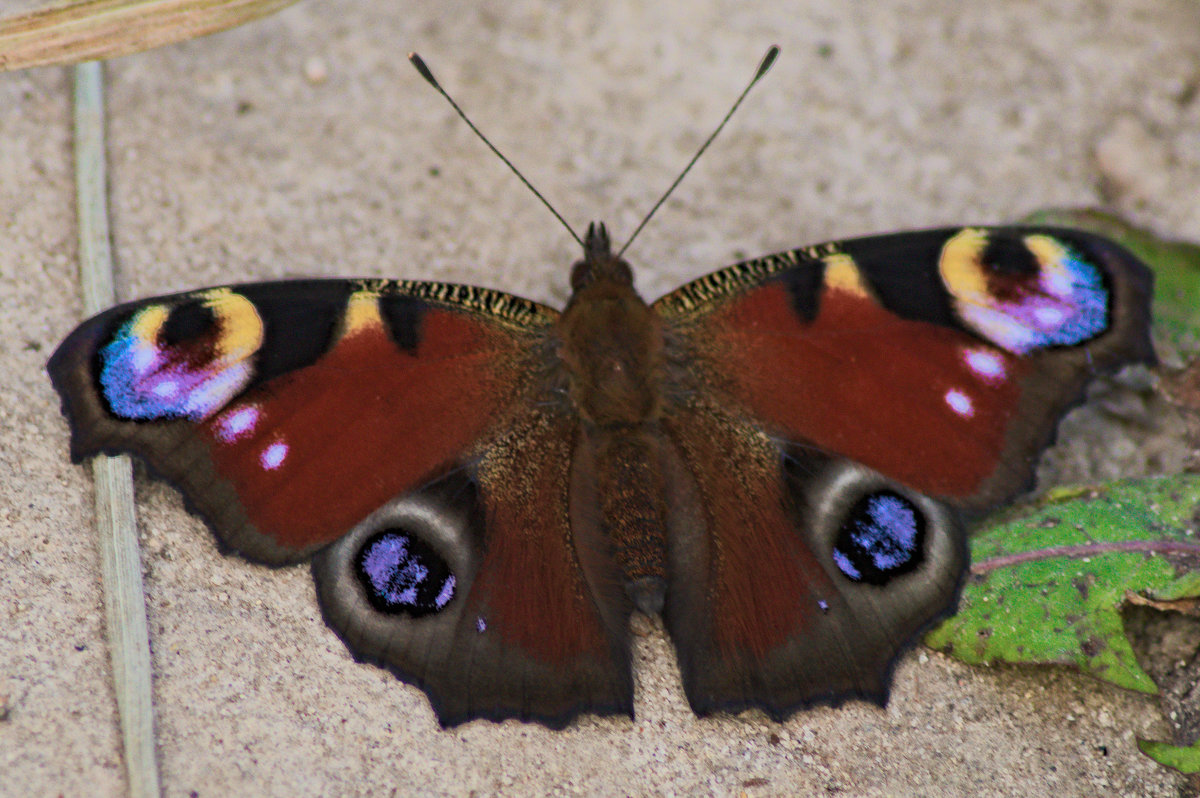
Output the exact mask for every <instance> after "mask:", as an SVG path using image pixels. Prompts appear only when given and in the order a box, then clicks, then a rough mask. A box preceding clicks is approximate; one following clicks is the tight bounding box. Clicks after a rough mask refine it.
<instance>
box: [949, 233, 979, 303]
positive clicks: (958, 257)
mask: <svg viewBox="0 0 1200 798" xmlns="http://www.w3.org/2000/svg"><path fill="white" fill-rule="evenodd" d="M987 243H988V237H987V233H985V232H984V231H983V230H979V229H977V228H973V227H966V228H963V229H962V230H960V231H959V232H957V233H955V234H954V235H953V236H951V237H950V240H949V241H947V242H946V243H945V244H944V245H943V246H942V257H941V259H940V260H939V261H938V272H939V273H940V274H941V276H942V284H943V285H945V286H946V290H948V291H949V292H950V293H951V294H952V295H953V296H955V297H957V298H958V299H959V300H960V301H964V302H972V301H980V300H981V299H982V298H985V297H987V294H988V287H987V277H986V276H985V275H984V271H983V269H982V268H981V262H982V259H983V251H984V249H986V248H987ZM982 304H987V303H986V301H984V302H983V303H982Z"/></svg>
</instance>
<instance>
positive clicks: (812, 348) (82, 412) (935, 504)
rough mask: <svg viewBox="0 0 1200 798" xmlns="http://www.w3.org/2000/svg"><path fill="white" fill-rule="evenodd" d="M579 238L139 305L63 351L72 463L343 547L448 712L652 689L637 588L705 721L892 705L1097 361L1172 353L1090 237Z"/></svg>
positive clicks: (557, 712)
mask: <svg viewBox="0 0 1200 798" xmlns="http://www.w3.org/2000/svg"><path fill="white" fill-rule="evenodd" d="M760 73H761V69H760ZM714 135H715V134H714ZM710 140H711V139H710ZM706 146H707V145H706ZM583 243H584V253H583V258H582V260H580V261H579V262H578V263H576V264H575V265H574V267H573V269H572V271H571V288H572V294H571V297H570V300H569V302H568V303H567V306H566V308H565V309H564V310H563V311H562V312H561V313H560V312H557V311H555V310H552V309H550V308H548V307H545V306H542V305H540V304H537V303H535V302H532V301H529V300H526V299H521V298H519V297H515V296H511V295H509V294H505V293H501V292H498V291H494V290H490V289H486V288H476V287H472V286H464V285H452V284H448V283H436V282H418V281H410V280H383V279H363V280H300V281H290V282H271V283H258V284H247V285H234V286H222V287H217V288H209V289H204V290H199V291H191V292H187V293H183V294H175V295H171V296H164V297H156V298H152V299H145V300H140V301H136V302H131V303H127V304H124V305H120V306H118V307H115V308H112V309H110V310H108V311H106V312H104V313H101V314H100V315H98V316H95V317H93V318H91V319H89V320H88V321H85V322H84V323H83V324H81V325H80V326H79V327H78V328H77V329H76V330H75V331H74V332H72V333H71V334H70V335H69V336H68V337H67V339H66V340H65V341H64V342H63V343H62V344H61V345H60V346H59V347H58V349H57V351H56V352H55V353H54V355H53V356H52V357H51V359H50V362H49V365H48V370H49V373H50V377H51V379H52V381H53V383H54V385H55V388H56V389H57V390H58V392H59V394H60V395H61V397H62V402H63V410H64V413H65V415H66V417H67V420H68V421H69V423H70V427H71V457H72V459H73V460H74V461H76V462H78V461H80V460H82V459H84V458H86V457H90V456H93V455H96V454H99V453H116V452H132V453H133V454H136V455H138V456H140V457H141V458H142V459H143V460H145V461H146V463H147V464H148V465H149V466H150V468H151V469H152V471H153V472H154V473H156V474H158V475H159V476H161V477H163V478H165V479H167V480H168V481H170V482H171V483H173V484H174V485H176V486H177V487H178V488H179V489H180V490H181V491H182V492H183V494H184V496H185V497H186V498H187V500H188V502H189V504H190V506H191V507H193V508H194V509H195V510H196V511H197V512H198V513H199V514H200V515H202V516H203V517H204V519H205V520H206V521H207V522H208V524H209V525H210V526H211V527H212V528H213V530H214V532H215V533H216V535H217V537H218V538H219V540H220V541H221V542H222V543H223V544H224V545H226V546H228V547H229V548H231V549H233V550H235V551H237V552H239V553H240V554H242V555H243V556H245V557H247V558H249V559H251V560H254V561H258V562H263V563H270V564H277V565H278V564H287V563H296V562H301V561H304V560H308V559H310V558H311V560H312V569H313V575H314V578H315V581H316V587H317V595H318V599H319V601H320V605H321V608H322V611H323V613H324V616H325V618H326V620H327V622H328V623H329V625H330V626H331V627H332V628H333V629H334V630H335V631H336V632H337V633H338V634H339V635H340V636H341V638H342V639H343V640H344V641H345V643H346V645H347V647H348V648H349V649H350V651H351V652H352V653H353V654H354V655H355V656H356V657H357V658H359V659H362V660H368V661H371V662H375V663H379V664H381V665H384V666H386V667H389V668H391V669H392V670H393V671H394V672H395V673H396V674H397V675H398V676H399V677H400V678H402V679H404V680H405V681H408V682H411V683H413V684H415V685H417V686H419V687H421V688H422V689H423V690H424V691H425V692H426V693H427V694H428V696H429V699H430V701H431V702H432V704H433V707H434V709H435V711H436V713H437V715H438V718H439V720H440V721H441V723H442V724H443V725H447V726H448V725H452V724H457V723H462V722H464V721H467V720H471V719H473V718H490V719H493V720H499V719H503V718H509V717H517V718H521V719H523V720H535V721H539V722H541V723H544V724H546V725H549V726H554V727H559V726H562V725H565V724H566V723H568V722H569V721H570V720H571V719H572V718H573V717H575V716H576V715H578V714H579V713H583V712H591V713H597V714H627V715H632V711H633V709H632V708H633V681H632V675H631V665H630V643H629V621H630V617H631V615H632V613H633V611H634V610H635V609H636V610H638V611H641V612H643V613H648V614H654V613H660V614H661V616H662V618H663V620H664V622H665V625H666V628H667V631H668V632H669V634H670V636H671V639H672V641H673V643H674V645H675V648H676V651H677V653H678V658H679V664H680V668H681V670H682V677H683V687H684V690H685V693H686V695H687V699H688V701H689V702H690V704H691V706H692V708H693V709H694V710H695V711H696V712H697V713H699V714H707V713H711V712H714V711H738V710H741V709H745V708H751V707H757V708H760V709H762V710H765V711H766V712H767V713H768V714H769V715H771V716H772V717H774V718H776V719H782V718H784V717H786V716H788V715H789V714H791V713H792V712H794V711H796V710H797V709H799V708H802V707H804V706H808V705H811V704H814V703H818V702H831V703H837V702H840V701H843V700H845V699H848V698H862V699H867V700H873V701H876V702H879V703H883V702H884V701H886V697H887V690H888V686H889V683H890V674H891V669H892V665H893V663H894V661H895V659H896V657H897V656H898V654H899V653H900V652H901V651H902V650H903V649H904V648H905V647H906V646H907V645H909V644H910V643H911V642H912V641H914V640H915V639H916V637H917V636H918V635H919V633H920V632H921V631H922V630H923V629H925V628H926V627H927V626H929V625H930V624H931V623H932V622H934V621H935V620H937V619H938V618H940V617H942V616H944V615H946V614H947V613H949V612H951V611H953V609H954V607H955V605H956V602H957V598H958V592H959V587H960V584H961V582H962V580H963V575H964V573H965V571H966V567H967V550H966V531H965V529H966V526H965V525H966V524H967V523H969V522H970V521H971V520H972V519H974V518H976V517H978V516H979V515H981V514H982V513H984V512H986V511H987V510H989V509H991V508H994V507H995V506H997V505H998V504H999V503H1001V502H1003V501H1005V500H1007V499H1009V498H1011V497H1012V496H1013V495H1014V494H1016V493H1017V492H1019V491H1020V490H1022V489H1023V488H1025V487H1027V486H1028V484H1029V483H1030V480H1031V478H1032V473H1033V468H1034V464H1035V462H1036V459H1037V456H1038V454H1039V452H1040V451H1041V450H1042V449H1043V448H1044V447H1045V446H1046V445H1048V444H1049V442H1050V441H1051V439H1052V438H1053V436H1054V432H1055V427H1056V424H1057V422H1058V419H1059V418H1060V417H1061V416H1062V414H1063V413H1064V412H1065V411H1066V410H1067V409H1068V408H1069V407H1070V406H1071V405H1072V404H1074V403H1076V402H1077V401H1078V400H1079V399H1080V397H1081V396H1082V393H1083V388H1084V385H1085V383H1086V382H1087V381H1088V380H1089V379H1090V378H1091V377H1092V376H1094V375H1097V374H1101V373H1105V372H1111V371H1113V370H1115V369H1116V368H1118V367H1120V366H1122V365H1124V364H1127V363H1131V362H1152V361H1153V358H1154V354H1153V350H1152V347H1151V343H1150V337H1149V314H1150V309H1149V305H1150V294H1151V275H1150V273H1149V272H1148V271H1147V269H1146V268H1145V267H1144V266H1143V265H1142V264H1140V263H1139V262H1138V261H1137V260H1136V259H1135V258H1134V257H1133V256H1131V255H1130V254H1129V253H1128V252H1126V251H1124V250H1123V249H1121V248H1119V247H1118V246H1116V245H1115V244H1113V243H1111V242H1109V241H1107V240H1105V239H1102V238H1099V237H1096V236H1093V235H1089V234H1085V233H1081V232H1075V231H1070V230H1063V229H1051V228H1019V227H997V228H976V227H965V228H957V229H944V230H930V231H922V232H912V233H900V234H893V235H883V236H876V237H870V238H860V239H855V240H850V241H845V242H840V243H833V244H825V245H821V246H815V247H806V248H801V249H795V250H790V251H787V252H781V253H777V254H774V255H768V256H765V257H761V258H756V259H753V260H748V261H744V262H741V263H737V264H735V265H733V266H729V267H727V268H725V269H723V270H721V271H717V272H714V273H712V274H709V275H707V276H705V277H701V278H699V279H697V280H695V281H693V282H691V283H688V284H687V285H684V286H683V287H682V288H679V289H677V290H676V291H674V292H672V293H670V294H668V295H666V296H665V297H663V298H661V299H659V300H658V301H656V302H654V303H653V304H647V303H646V302H644V301H643V300H642V299H641V297H640V296H639V295H638V294H637V292H636V291H635V290H634V287H633V274H632V270H631V268H630V266H629V264H628V263H627V262H626V261H625V260H623V259H622V257H621V254H620V253H619V252H618V253H615V254H614V253H613V251H612V248H611V246H610V243H609V238H608V234H607V232H606V230H605V228H604V226H603V225H593V226H592V227H590V228H589V230H588V233H587V236H586V239H585V240H584V242H583Z"/></svg>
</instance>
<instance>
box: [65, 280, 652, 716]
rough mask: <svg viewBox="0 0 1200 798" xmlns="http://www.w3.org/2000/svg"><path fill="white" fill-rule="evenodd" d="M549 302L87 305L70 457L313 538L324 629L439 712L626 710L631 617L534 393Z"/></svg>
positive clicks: (274, 288) (71, 374) (237, 520)
mask: <svg viewBox="0 0 1200 798" xmlns="http://www.w3.org/2000/svg"><path fill="white" fill-rule="evenodd" d="M555 316H556V314H555V313H554V311H551V310H549V309H547V308H543V307H541V306H539V305H536V304H534V303H532V302H529V301H527V300H522V299H519V298H516V297H512V296H509V295H507V294H501V293H498V292H493V291H488V290H486V289H478V288H471V287H466V286H454V285H446V284H438V283H418V282H407V281H335V280H323V281H296V282H286V283H266V284H258V285H243V286H233V287H222V288H214V289H207V290H201V291H194V292H189V293H186V294H179V295H174V296H167V297H159V298H155V299H149V300H143V301H140V302H134V303H130V304H127V305H122V306H120V307H117V308H113V309H111V310H109V311H107V312H105V313H103V314H101V315H99V316H97V317H95V318H93V319H90V320H89V321H87V322H85V323H83V324H82V325H80V327H79V328H77V329H76V330H75V332H73V333H72V334H71V335H70V336H69V337H68V338H67V339H66V340H65V341H64V342H63V344H62V345H61V346H60V347H59V349H58V350H57V351H56V353H55V354H54V356H53V357H52V358H51V361H50V364H49V371H50V374H51V377H52V380H53V381H54V384H55V386H56V387H57V388H58V390H59V392H60V394H61V395H62V397H63V405H64V410H65V412H66V414H67V416H68V420H69V422H70V425H71V430H72V444H71V451H72V456H73V458H74V459H75V460H79V459H82V458H84V457H88V456H91V455H93V454H97V453H100V452H104V453H113V452H120V451H128V452H131V453H133V454H135V455H138V456H140V457H141V458H143V459H144V460H145V461H146V462H147V463H148V464H149V465H150V467H151V468H152V469H153V471H155V472H156V473H157V474H159V475H161V476H163V477H165V478H166V479H168V480H169V481H171V482H172V483H173V484H175V485H176V486H178V487H179V488H180V489H181V490H182V491H183V493H184V496H185V497H186V499H187V501H188V503H189V505H190V506H191V507H192V508H194V509H195V510H197V511H198V512H199V513H200V514H201V515H202V516H203V517H204V518H205V519H206V520H207V521H208V522H209V524H210V526H212V528H213V529H214V531H215V532H216V534H217V535H218V537H219V538H220V539H221V540H222V541H223V542H224V543H225V544H226V545H228V546H230V547H231V548H233V549H235V550H237V551H238V552H240V553H242V554H244V555H246V556H248V557H250V558H251V559H254V560H259V561H265V562H271V563H284V562H295V561H299V560H302V559H305V558H307V557H309V556H311V555H312V554H313V553H314V552H317V553H318V554H317V558H316V561H315V563H314V574H315V577H316V580H317V583H318V593H319V597H320V599H321V604H322V608H323V610H324V611H325V614H326V617H327V619H328V620H329V622H330V624H331V625H332V626H333V627H334V628H335V629H336V630H337V631H338V632H339V633H340V634H341V635H342V637H343V639H344V640H345V641H346V643H347V645H348V646H349V647H350V649H351V650H352V651H354V652H355V653H356V654H357V655H358V656H360V657H362V658H365V659H370V660H373V661H378V662H382V663H384V664H387V665H389V666H391V667H392V668H393V669H394V670H395V671H396V672H397V673H399V674H400V675H401V676H403V677H404V678H406V679H408V680H409V681H412V682H415V683H417V684H419V685H421V686H422V687H423V688H424V689H425V690H426V691H427V692H428V693H429V695H430V697H431V700H432V702H433V704H434V706H435V708H436V709H437V711H438V714H439V717H440V719H441V720H442V721H443V723H454V722H461V721H463V720H467V719H470V718H472V717H479V716H485V717H493V718H503V717H522V718H537V719H539V720H542V721H544V722H547V723H550V724H562V723H564V722H566V720H568V719H569V718H570V717H572V716H573V715H574V714H577V713H578V712H580V711H593V712H608V713H611V712H626V713H628V712H630V711H631V706H632V680H631V677H630V673H629V658H628V651H627V642H626V640H625V636H624V635H625V633H624V624H625V620H626V616H627V614H628V611H627V610H626V609H625V608H624V606H623V604H622V603H621V601H619V600H617V601H615V602H608V603H606V597H608V596H609V594H606V593H605V592H604V591H603V590H600V591H599V592H593V590H592V586H593V585H603V584H607V583H613V584H615V583H617V582H618V581H619V580H618V579H617V578H616V577H614V576H613V575H612V574H608V573H604V570H605V569H606V568H607V567H609V566H608V564H607V563H606V562H605V561H604V559H603V558H602V557H596V556H591V555H588V554H585V555H584V556H582V557H581V556H578V555H577V554H576V553H575V550H574V547H575V545H576V542H575V540H574V539H573V538H572V534H571V528H570V524H569V520H568V517H567V516H568V512H569V503H568V500H567V495H568V482H569V479H570V476H569V475H570V462H571V461H570V455H571V446H572V445H573V435H574V430H575V425H574V424H573V422H572V420H571V418H570V417H569V416H567V417H565V418H564V417H563V416H562V415H561V414H560V415H558V416H555V417H553V418H552V417H550V416H546V415H543V414H541V413H539V412H534V411H531V410H529V408H530V407H538V406H539V405H540V404H541V403H544V401H545V397H544V396H543V395H542V394H543V393H544V391H545V390H546V386H545V384H544V382H543V381H544V375H545V372H546V370H547V367H546V364H547V358H548V355H547V346H549V344H548V335H547V330H548V329H549V327H550V325H551V324H552V323H553V320H554V318H555ZM334 541H336V543H334V544H333V545H332V546H330V545H329V544H330V543H331V542H334ZM596 548H597V546H596V545H595V543H594V542H593V543H592V544H590V545H589V546H588V549H589V551H590V550H592V549H596Z"/></svg>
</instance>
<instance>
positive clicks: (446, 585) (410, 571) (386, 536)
mask: <svg viewBox="0 0 1200 798" xmlns="http://www.w3.org/2000/svg"><path fill="white" fill-rule="evenodd" d="M354 572H355V575H356V576H357V577H358V579H359V582H361V583H362V586H363V590H364V591H365V592H366V595H367V600H368V601H369V602H370V603H371V606H372V607H374V608H375V609H377V610H379V611H381V612H386V613H390V614H404V615H409V616H412V617H414V618H420V617H422V616H424V615H432V614H434V613H437V612H441V611H442V610H443V609H445V607H446V605H447V604H449V603H450V600H451V599H452V598H454V584H455V579H454V574H453V573H451V571H450V566H449V565H448V564H447V563H446V561H445V560H444V559H443V558H442V557H441V555H439V554H438V553H437V552H436V551H435V550H434V549H433V547H432V546H430V545H429V544H428V543H426V542H425V541H423V540H421V539H420V538H419V537H417V536H415V535H412V534H409V533H407V532H405V531H403V530H400V529H384V530H382V531H380V532H377V533H376V534H374V535H372V536H371V537H369V538H367V540H366V542H365V543H363V545H362V548H360V549H359V551H358V556H357V557H356V558H355V567H354Z"/></svg>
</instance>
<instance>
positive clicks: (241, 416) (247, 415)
mask: <svg viewBox="0 0 1200 798" xmlns="http://www.w3.org/2000/svg"><path fill="white" fill-rule="evenodd" d="M258 416H259V411H258V408H257V407H255V406H254V405H246V406H245V407H239V408H238V409H237V410H234V411H233V412H232V413H226V414H225V415H224V416H223V417H222V418H221V422H220V424H219V425H218V427H217V436H218V437H219V438H220V439H221V440H222V441H224V442H225V443H232V442H233V441H236V440H237V439H238V438H240V437H242V436H243V435H245V434H246V433H248V432H251V431H253V430H254V426H255V425H256V424H258Z"/></svg>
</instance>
